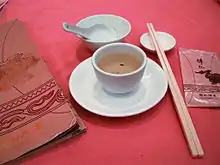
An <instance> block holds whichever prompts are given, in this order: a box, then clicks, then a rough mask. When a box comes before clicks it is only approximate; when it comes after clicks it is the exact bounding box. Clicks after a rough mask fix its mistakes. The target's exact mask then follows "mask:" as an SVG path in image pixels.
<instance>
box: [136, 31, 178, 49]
mask: <svg viewBox="0 0 220 165" xmlns="http://www.w3.org/2000/svg"><path fill="white" fill-rule="evenodd" d="M156 36H157V38H158V42H159V43H160V45H161V47H162V48H163V50H164V51H169V50H171V49H172V48H174V46H175V45H176V40H175V38H174V37H173V36H172V35H170V34H168V33H165V32H158V31H157V32H156ZM140 43H141V45H142V46H143V47H145V48H146V49H147V50H149V51H151V52H156V50H155V47H154V44H153V42H152V39H151V36H150V34H149V33H145V34H143V35H142V36H141V38H140Z"/></svg>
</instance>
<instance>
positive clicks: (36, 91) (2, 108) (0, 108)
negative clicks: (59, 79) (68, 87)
mask: <svg viewBox="0 0 220 165" xmlns="http://www.w3.org/2000/svg"><path fill="white" fill-rule="evenodd" d="M55 86H56V82H55V80H54V79H50V80H48V81H47V82H45V83H44V84H42V85H40V86H39V87H37V88H35V89H33V90H32V91H30V92H28V93H26V94H24V95H22V96H20V97H18V98H16V99H13V100H11V101H9V102H6V103H4V104H2V105H0V113H4V112H6V111H9V110H11V109H12V108H15V107H17V106H20V105H22V104H24V103H27V102H28V101H30V100H32V99H34V98H36V97H38V96H40V95H41V94H42V93H44V92H46V91H48V90H50V89H52V88H53V87H55Z"/></svg>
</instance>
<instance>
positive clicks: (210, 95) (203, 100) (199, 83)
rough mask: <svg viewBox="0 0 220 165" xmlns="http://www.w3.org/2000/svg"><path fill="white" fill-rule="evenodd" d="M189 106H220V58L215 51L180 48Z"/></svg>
mask: <svg viewBox="0 0 220 165" xmlns="http://www.w3.org/2000/svg"><path fill="white" fill-rule="evenodd" d="M179 55H180V64H181V72H182V79H183V86H184V93H185V99H186V104H187V106H188V107H220V59H219V55H217V54H216V53H214V52H206V51H200V50H193V49H185V48H180V49H179Z"/></svg>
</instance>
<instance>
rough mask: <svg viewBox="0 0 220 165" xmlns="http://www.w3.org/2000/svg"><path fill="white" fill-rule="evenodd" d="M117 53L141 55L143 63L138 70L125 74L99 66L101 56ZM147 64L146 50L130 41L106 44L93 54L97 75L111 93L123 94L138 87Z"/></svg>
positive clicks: (93, 64) (93, 63)
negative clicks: (105, 69) (112, 71)
mask: <svg viewBox="0 0 220 165" xmlns="http://www.w3.org/2000/svg"><path fill="white" fill-rule="evenodd" d="M116 53H117V54H118V53H123V54H124V53H129V54H132V55H136V56H139V57H140V58H141V59H142V64H141V66H140V67H139V68H138V69H137V70H135V71H133V72H130V73H125V74H113V73H108V72H105V71H103V70H102V69H100V68H99V67H98V66H97V63H98V62H99V60H100V59H101V57H103V56H106V55H110V54H116ZM146 64H147V57H146V54H145V53H144V51H143V50H142V49H140V48H139V47H137V46H135V45H132V44H128V43H112V44H108V45H105V46H103V47H101V48H99V49H98V50H96V51H95V52H94V54H93V56H92V66H93V68H94V71H95V74H96V77H97V79H98V81H99V82H100V84H101V85H102V87H103V88H104V90H106V91H107V92H110V93H117V94H122V93H128V92H132V91H134V90H135V89H137V87H138V86H139V84H140V81H141V79H142V77H143V74H144V71H145V67H146Z"/></svg>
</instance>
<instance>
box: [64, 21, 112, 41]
mask: <svg viewBox="0 0 220 165" xmlns="http://www.w3.org/2000/svg"><path fill="white" fill-rule="evenodd" d="M63 29H64V30H65V31H66V32H70V33H74V34H77V35H80V36H81V37H83V38H85V39H91V37H90V36H91V34H92V33H94V32H95V31H106V32H108V31H109V29H108V28H107V27H106V26H105V25H103V24H95V25H93V26H91V27H89V28H80V27H78V26H76V25H72V24H69V23H63Z"/></svg>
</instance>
